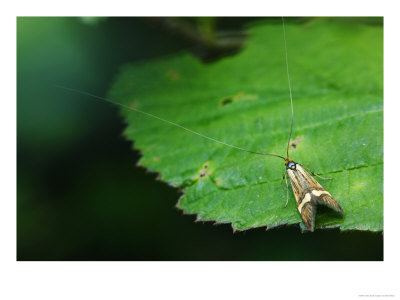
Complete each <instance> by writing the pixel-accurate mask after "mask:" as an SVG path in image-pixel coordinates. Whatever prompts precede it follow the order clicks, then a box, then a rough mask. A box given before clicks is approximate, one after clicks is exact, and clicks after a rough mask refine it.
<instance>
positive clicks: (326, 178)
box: [300, 165, 332, 180]
mask: <svg viewBox="0 0 400 300" xmlns="http://www.w3.org/2000/svg"><path fill="white" fill-rule="evenodd" d="M300 166H302V167H304V168H306V169H307V170H308V171H310V173H311V174H313V175H314V176H317V177H319V178H321V179H325V180H332V178H328V177H322V176H319V175H318V174H315V173H314V172H313V171H312V170H310V168H308V167H306V166H304V165H300Z"/></svg>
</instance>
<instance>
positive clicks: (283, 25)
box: [282, 17, 293, 158]
mask: <svg viewBox="0 0 400 300" xmlns="http://www.w3.org/2000/svg"><path fill="white" fill-rule="evenodd" d="M282 27H283V40H284V42H285V57H286V72H287V78H288V84H289V95H290V107H291V108H292V120H291V122H290V133H289V139H288V142H287V148H286V155H287V158H289V143H290V139H291V137H292V131H293V99H292V87H291V84H290V76H289V62H288V54H287V46H286V30H285V20H284V18H283V17H282Z"/></svg>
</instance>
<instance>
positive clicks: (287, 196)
mask: <svg viewBox="0 0 400 300" xmlns="http://www.w3.org/2000/svg"><path fill="white" fill-rule="evenodd" d="M283 176H284V177H285V182H286V204H285V206H284V208H286V206H287V205H288V202H289V186H288V183H287V177H286V171H285V173H283Z"/></svg>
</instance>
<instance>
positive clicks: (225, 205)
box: [110, 19, 383, 231]
mask: <svg viewBox="0 0 400 300" xmlns="http://www.w3.org/2000/svg"><path fill="white" fill-rule="evenodd" d="M286 31H287V43H288V44H287V47H288V57H289V70H290V75H291V82H292V88H293V99H294V100H293V101H294V131H293V138H292V143H291V150H290V151H291V152H290V154H291V155H290V156H291V158H292V159H293V160H295V161H296V162H299V163H302V164H303V165H306V166H308V167H309V168H310V169H312V170H314V172H316V173H318V174H322V176H325V177H333V180H331V181H326V180H322V179H319V178H316V179H317V181H319V182H320V184H321V185H322V186H324V187H325V188H326V189H327V190H328V191H329V192H330V193H331V194H332V195H333V197H334V198H335V199H336V200H337V202H338V203H339V204H340V205H341V206H342V208H343V209H344V211H345V216H344V217H343V218H340V217H339V216H337V215H335V214H334V213H332V212H330V211H322V213H319V214H318V216H317V222H316V227H317V228H324V227H340V228H341V229H343V230H351V229H353V230H371V231H382V230H383V171H382V170H383V95H382V94H383V37H382V35H383V33H382V26H380V25H374V26H371V25H365V24H356V23H345V22H334V21H333V20H332V19H319V20H316V21H313V22H310V23H307V24H296V25H290V24H289V25H287V27H286ZM110 98H111V99H113V100H114V101H118V102H122V103H124V104H126V105H131V106H132V107H136V108H138V109H141V110H143V111H146V112H149V113H152V114H155V115H157V116H160V117H162V118H164V119H167V120H170V121H173V122H176V123H178V124H180V125H182V126H185V127H187V128H190V129H191V130H194V131H197V132H200V133H202V134H204V135H207V136H210V137H213V138H215V139H218V140H221V141H224V142H226V143H229V144H233V145H236V146H239V147H243V148H246V149H251V150H253V151H259V152H268V153H275V154H279V155H285V150H286V144H287V137H288V133H289V126H290V116H291V113H290V101H289V91H288V83H287V74H286V64H285V58H284V45H283V33H282V26H281V25H263V24H258V25H254V26H253V27H251V28H250V38H249V40H248V41H247V43H246V45H245V47H244V49H243V51H242V52H241V53H239V54H237V55H235V56H231V57H226V58H224V59H222V60H220V61H218V62H215V63H212V64H202V63H201V62H199V61H198V60H196V58H194V57H193V56H192V55H190V54H188V53H180V54H177V55H173V56H168V57H163V58H159V59H155V60H152V61H145V62H142V63H139V64H133V65H127V66H125V67H124V68H123V70H122V72H121V74H120V75H119V77H118V80H117V81H116V82H115V84H114V85H113V87H112V89H111V92H110ZM124 116H125V119H126V122H127V123H128V127H127V129H126V132H125V135H126V137H127V138H128V139H131V140H134V141H135V147H136V148H137V149H140V150H141V152H142V153H143V157H142V158H141V160H140V164H141V165H143V166H145V167H146V168H148V169H149V170H151V171H154V172H159V173H160V177H161V179H162V180H163V181H165V182H168V183H169V184H171V185H173V186H175V187H180V188H182V191H183V196H182V197H181V199H179V202H178V207H179V208H181V209H182V210H184V211H185V212H187V213H190V214H197V219H199V220H207V221H208V220H209V221H216V222H218V223H231V224H232V227H233V228H234V229H235V230H245V229H249V228H254V227H260V226H267V227H268V228H271V227H275V226H278V225H282V224H296V223H300V222H301V218H300V215H299V213H298V211H297V208H296V204H295V201H294V197H293V194H292V193H291V191H290V198H289V205H288V206H287V207H286V208H283V207H284V204H285V201H286V187H285V184H284V183H283V184H281V186H280V187H278V186H279V184H280V183H281V181H282V175H283V172H284V169H285V168H284V162H283V161H282V160H280V159H277V158H274V157H267V156H257V155H253V154H249V153H245V152H240V151H237V150H234V149H231V148H227V147H225V146H223V145H220V144H217V143H213V142H211V141H209V140H206V139H203V138H201V137H199V136H196V135H194V134H190V133H188V132H186V131H184V130H182V129H180V128H177V127H173V126H170V125H168V124H166V123H163V122H161V121H159V120H156V119H152V118H149V117H146V116H143V115H140V114H138V113H135V112H129V111H124Z"/></svg>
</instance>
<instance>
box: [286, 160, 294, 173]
mask: <svg viewBox="0 0 400 300" xmlns="http://www.w3.org/2000/svg"><path fill="white" fill-rule="evenodd" d="M285 165H286V169H290V170H296V163H295V162H294V161H293V160H291V159H290V158H286V159H285Z"/></svg>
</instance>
